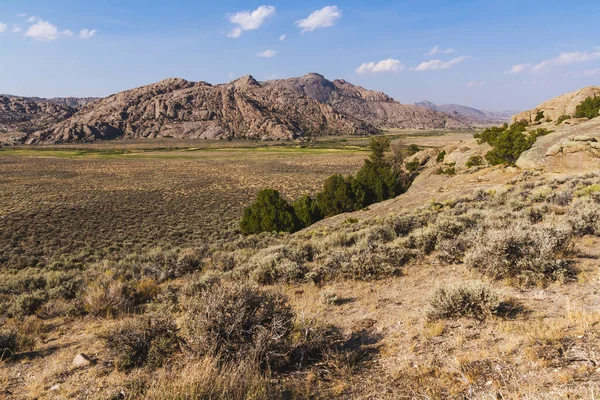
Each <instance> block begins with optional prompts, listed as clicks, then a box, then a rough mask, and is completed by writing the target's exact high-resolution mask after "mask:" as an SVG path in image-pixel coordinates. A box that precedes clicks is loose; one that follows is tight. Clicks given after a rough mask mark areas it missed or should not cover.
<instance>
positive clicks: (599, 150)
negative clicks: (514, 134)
mask: <svg viewBox="0 0 600 400" xmlns="http://www.w3.org/2000/svg"><path fill="white" fill-rule="evenodd" d="M555 129H556V131H554V132H552V133H550V134H548V135H546V136H542V137H540V138H538V139H537V140H536V142H535V144H534V145H533V147H532V148H531V149H530V150H528V151H526V152H524V153H523V154H522V155H521V157H519V159H518V160H517V163H516V165H517V166H518V167H519V168H523V169H543V170H545V171H546V172H553V173H561V172H584V171H591V170H598V168H600V118H595V119H592V120H587V121H585V122H582V123H579V124H577V125H567V124H561V125H560V126H559V127H556V128H555Z"/></svg>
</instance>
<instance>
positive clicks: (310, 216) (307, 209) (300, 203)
mask: <svg viewBox="0 0 600 400" xmlns="http://www.w3.org/2000/svg"><path fill="white" fill-rule="evenodd" d="M292 207H294V213H295V214H296V217H297V218H298V219H299V220H300V222H301V224H302V226H303V227H307V226H310V225H312V224H314V223H315V222H317V221H320V220H321V219H323V213H322V212H321V210H320V209H319V206H318V204H317V202H316V201H314V200H313V199H312V198H311V197H310V196H309V195H304V196H302V197H300V198H299V199H298V200H296V201H295V202H294V203H293V204H292Z"/></svg>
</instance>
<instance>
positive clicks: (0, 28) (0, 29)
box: [0, 23, 8, 33]
mask: <svg viewBox="0 0 600 400" xmlns="http://www.w3.org/2000/svg"><path fill="white" fill-rule="evenodd" d="M6 28H8V25H6V24H2V23H0V33H2V32H4V31H5V30H6Z"/></svg>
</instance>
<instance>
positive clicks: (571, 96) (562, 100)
mask: <svg viewBox="0 0 600 400" xmlns="http://www.w3.org/2000/svg"><path fill="white" fill-rule="evenodd" d="M599 95H600V86H588V87H585V88H582V89H579V90H576V91H574V92H571V93H565V94H563V95H560V96H557V97H555V98H553V99H550V100H548V101H545V102H543V103H542V104H540V105H539V106H537V107H536V108H534V109H532V110H527V111H523V112H522V113H519V114H515V115H513V117H512V122H516V121H521V120H523V119H524V120H526V121H527V122H535V118H536V116H537V114H538V112H540V111H541V112H543V113H544V117H545V118H546V119H550V120H552V121H556V120H557V119H558V118H559V117H560V116H563V115H573V114H574V113H575V108H576V107H577V106H578V105H579V104H580V103H581V102H582V101H583V100H585V99H586V98H588V97H594V96H599Z"/></svg>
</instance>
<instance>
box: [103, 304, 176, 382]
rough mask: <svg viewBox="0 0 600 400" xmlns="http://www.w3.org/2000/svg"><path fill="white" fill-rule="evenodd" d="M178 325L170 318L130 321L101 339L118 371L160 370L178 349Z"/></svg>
mask: <svg viewBox="0 0 600 400" xmlns="http://www.w3.org/2000/svg"><path fill="white" fill-rule="evenodd" d="M177 332H178V329H177V325H176V324H175V322H174V321H173V320H172V319H171V317H170V316H168V315H160V316H159V315H153V316H148V317H136V318H130V319H127V320H125V321H122V322H119V323H118V324H117V325H116V326H115V327H114V328H113V329H111V330H109V331H108V332H106V333H105V334H104V335H101V336H102V338H103V339H104V341H105V343H106V347H107V348H108V349H109V351H110V352H111V354H112V355H113V357H114V363H115V367H117V369H119V370H127V369H130V368H134V367H141V366H143V365H146V364H147V365H149V366H151V367H160V366H161V365H163V363H164V362H165V361H166V360H167V359H168V358H170V357H171V356H172V355H173V354H174V353H175V352H177V351H178V349H179V339H178V337H177Z"/></svg>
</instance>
